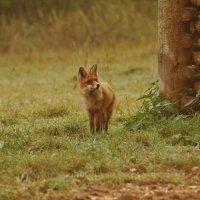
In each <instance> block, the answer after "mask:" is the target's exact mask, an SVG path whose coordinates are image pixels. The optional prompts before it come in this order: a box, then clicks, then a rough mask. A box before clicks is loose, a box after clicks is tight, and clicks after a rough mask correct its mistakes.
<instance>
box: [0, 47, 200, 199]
mask: <svg viewBox="0 0 200 200" xmlns="http://www.w3.org/2000/svg"><path fill="white" fill-rule="evenodd" d="M94 63H98V65H99V74H100V76H101V78H102V79H103V80H106V81H108V82H109V83H110V84H111V85H112V87H113V88H114V90H115V91H116V97H117V101H116V106H115V111H114V115H113V118H112V121H111V124H110V127H109V131H108V133H102V134H90V133H89V127H88V119H87V114H86V112H85V110H84V108H83V106H82V104H81V100H80V94H79V91H78V88H77V84H76V75H77V72H78V68H79V67H80V66H86V67H87V68H88V69H89V67H90V66H92V65H93V64H94ZM157 78H158V75H157V54H156V47H154V46H152V45H150V44H149V45H148V44H145V48H144V44H137V45H135V46H132V45H130V46H128V45H125V46H123V45H121V46H113V47H108V48H101V47H95V48H92V47H85V48H84V47H81V48H79V47H74V49H71V50H58V51H49V52H47V51H44V52H32V51H28V52H24V53H20V54H18V53H17V54H16V53H12V52H11V53H8V54H4V55H1V58H0V85H1V101H0V109H1V116H0V122H1V123H0V132H1V133H0V199H3V200H4V199H5V200H8V199H9V200H10V199H11V200H23V199H33V200H35V199H44V200H62V199H72V200H73V199H74V200H75V199H76V200H78V199H79V200H81V199H83V200H84V199H118V200H129V199H130V200H135V199H160V200H161V199H191V200H195V199H199V196H200V167H199V166H200V151H199V141H200V138H199V131H200V127H199V122H200V116H199V115H195V116H193V117H189V118H186V119H185V118H184V117H179V118H178V117H176V118H175V119H169V120H164V121H157V122H152V121H151V123H150V124H148V126H147V127H146V128H143V129H138V130H137V129H135V130H133V129H129V128H127V127H126V124H127V122H129V118H131V117H132V116H133V115H134V113H135V112H136V111H137V110H139V109H140V104H141V103H140V102H138V101H137V99H138V98H139V97H140V96H141V95H142V94H143V92H144V91H145V90H146V89H147V88H148V87H149V86H150V84H151V82H153V81H155V80H157ZM133 126H134V122H133Z"/></svg>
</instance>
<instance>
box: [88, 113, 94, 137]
mask: <svg viewBox="0 0 200 200" xmlns="http://www.w3.org/2000/svg"><path fill="white" fill-rule="evenodd" d="M88 116H89V123H90V131H91V133H94V113H92V112H88Z"/></svg>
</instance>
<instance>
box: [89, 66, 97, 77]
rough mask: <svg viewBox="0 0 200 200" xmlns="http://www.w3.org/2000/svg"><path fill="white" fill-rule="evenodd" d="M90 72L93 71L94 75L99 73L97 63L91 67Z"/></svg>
mask: <svg viewBox="0 0 200 200" xmlns="http://www.w3.org/2000/svg"><path fill="white" fill-rule="evenodd" d="M90 73H91V74H92V75H95V76H97V75H98V70H97V64H94V65H93V66H92V68H91V69H90Z"/></svg>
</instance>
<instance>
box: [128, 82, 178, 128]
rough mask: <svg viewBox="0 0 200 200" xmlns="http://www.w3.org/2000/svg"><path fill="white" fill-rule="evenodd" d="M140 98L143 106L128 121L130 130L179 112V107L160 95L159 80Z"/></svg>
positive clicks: (143, 126) (147, 125)
mask: <svg viewBox="0 0 200 200" xmlns="http://www.w3.org/2000/svg"><path fill="white" fill-rule="evenodd" d="M138 100H140V101H141V100H142V101H143V102H142V105H141V108H140V109H139V110H138V111H137V112H136V113H135V114H134V115H133V116H132V117H131V119H129V121H128V122H127V123H126V127H127V128H128V129H129V130H132V131H137V130H140V129H144V128H146V127H149V126H151V125H152V124H153V123H155V121H158V120H162V119H167V118H173V117H175V116H177V114H179V111H178V109H177V108H176V107H175V106H174V105H173V104H172V103H171V102H170V101H168V100H166V99H163V98H162V97H161V96H160V95H159V93H158V82H157V81H156V82H154V83H152V84H151V87H150V88H148V89H147V90H146V91H145V93H144V95H142V96H141V97H140V98H139V99H138Z"/></svg>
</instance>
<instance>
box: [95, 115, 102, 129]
mask: <svg viewBox="0 0 200 200" xmlns="http://www.w3.org/2000/svg"><path fill="white" fill-rule="evenodd" d="M95 120H96V132H101V131H102V113H101V111H99V112H97V113H96V114H95Z"/></svg>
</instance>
